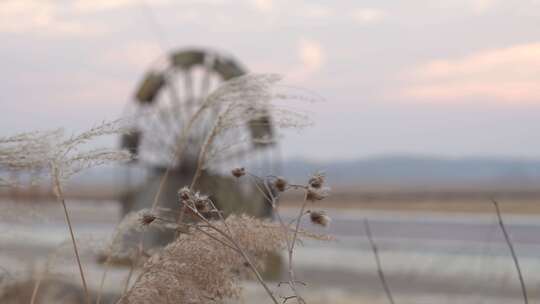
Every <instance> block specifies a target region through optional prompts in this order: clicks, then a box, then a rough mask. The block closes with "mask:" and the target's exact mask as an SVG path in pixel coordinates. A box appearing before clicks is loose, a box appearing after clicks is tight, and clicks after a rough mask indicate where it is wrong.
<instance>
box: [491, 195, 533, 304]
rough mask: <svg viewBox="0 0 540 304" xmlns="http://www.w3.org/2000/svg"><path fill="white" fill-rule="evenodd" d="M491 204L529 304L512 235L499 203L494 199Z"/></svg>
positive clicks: (525, 299) (524, 299)
mask: <svg viewBox="0 0 540 304" xmlns="http://www.w3.org/2000/svg"><path fill="white" fill-rule="evenodd" d="M491 202H492V203H493V206H494V207H495V212H496V213H497V218H498V220H499V227H501V231H502V233H503V235H504V239H505V241H506V244H507V245H508V249H510V254H511V255H512V260H513V261H514V266H515V267H516V272H517V275H518V278H519V284H520V285H521V293H522V295H523V303H525V304H528V303H529V297H528V295H527V287H526V286H525V280H524V279H523V275H522V273H521V267H520V266H519V261H518V258H517V254H516V251H515V250H514V245H513V244H512V240H511V239H510V235H509V234H508V232H507V231H506V226H505V225H504V222H503V219H502V215H501V210H500V208H499V203H498V202H497V201H496V200H494V199H492V200H491Z"/></svg>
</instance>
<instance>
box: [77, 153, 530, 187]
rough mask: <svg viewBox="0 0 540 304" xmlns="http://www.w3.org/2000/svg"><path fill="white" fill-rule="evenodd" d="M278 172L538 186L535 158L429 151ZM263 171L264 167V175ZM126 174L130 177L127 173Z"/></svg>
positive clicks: (103, 179) (365, 181)
mask: <svg viewBox="0 0 540 304" xmlns="http://www.w3.org/2000/svg"><path fill="white" fill-rule="evenodd" d="M279 167H281V170H279V171H280V172H279V173H278V174H280V175H283V176H285V177H286V178H287V179H289V180H291V181H294V182H297V183H301V182H304V181H305V180H306V179H307V177H308V176H310V175H311V174H312V173H314V172H315V171H319V170H320V171H324V172H325V173H326V175H327V179H328V183H329V184H331V185H333V186H354V185H366V186H393V187H398V186H406V187H408V186H412V187H416V186H418V187H426V186H432V187H438V186H459V187H462V186H465V187H467V186H471V187H474V186H488V187H491V188H493V187H498V186H509V187H518V188H536V187H538V189H540V159H539V160H531V159H510V158H481V157H463V158H443V157H430V156H401V155H397V156H381V157H371V158H364V159H358V160H347V161H326V162H315V161H307V160H302V159H289V160H284V161H283V162H282V163H281V165H280V166H279ZM140 173H141V172H139V173H138V174H137V173H136V172H135V171H132V174H127V171H126V169H125V167H123V166H114V167H101V168H94V169H92V170H89V171H87V172H86V173H85V174H82V175H80V176H76V177H75V178H74V182H76V183H91V184H94V183H97V184H100V183H106V184H115V185H119V186H120V185H122V184H124V183H125V182H126V181H128V180H131V182H136V181H142V179H141V178H142V176H141V174H140ZM266 173H267V172H264V174H266ZM130 175H131V177H129V176H130Z"/></svg>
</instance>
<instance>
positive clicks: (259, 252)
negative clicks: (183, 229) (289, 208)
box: [120, 215, 286, 304]
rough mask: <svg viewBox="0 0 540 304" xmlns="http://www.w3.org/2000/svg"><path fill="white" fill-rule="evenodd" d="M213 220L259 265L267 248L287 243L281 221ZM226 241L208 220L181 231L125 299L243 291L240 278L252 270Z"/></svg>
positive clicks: (168, 299) (183, 298) (174, 299)
mask: <svg viewBox="0 0 540 304" xmlns="http://www.w3.org/2000/svg"><path fill="white" fill-rule="evenodd" d="M212 225H214V226H215V227H216V228H218V229H220V230H222V231H229V233H230V235H232V236H234V240H235V242H236V243H237V244H238V245H239V246H240V247H241V248H242V249H243V250H244V251H245V253H246V254H248V255H249V257H250V259H251V260H252V261H253V262H254V264H256V265H257V266H258V268H261V267H262V266H263V265H262V261H263V260H264V257H265V256H266V255H267V254H269V253H272V252H275V251H277V250H280V249H283V248H284V247H285V242H286V240H285V235H284V234H283V233H282V230H281V227H280V226H279V225H277V224H274V223H271V222H268V221H265V220H260V219H255V218H252V217H248V216H245V215H244V216H230V217H228V218H227V219H225V221H213V222H212ZM218 240H219V241H218ZM223 243H227V244H230V243H229V240H226V239H225V238H224V237H223V236H222V235H221V234H220V233H219V232H217V230H216V229H214V228H209V227H207V226H199V227H197V228H193V229H191V230H190V232H189V233H188V234H181V235H180V236H179V237H178V238H177V239H176V240H175V241H174V242H172V243H170V244H169V245H167V246H166V247H165V248H164V249H163V250H162V251H161V252H160V253H158V254H156V255H154V256H152V257H151V258H150V259H149V260H148V261H147V263H146V264H145V266H144V269H143V274H142V275H141V276H140V277H139V278H138V279H137V281H136V282H135V284H134V285H133V287H132V289H131V290H130V291H129V292H128V293H127V294H126V295H125V296H124V297H123V298H122V300H121V301H120V303H154V304H157V303H208V302H209V301H210V300H215V301H218V300H222V299H225V298H234V297H238V296H239V294H240V293H239V292H240V288H239V286H238V282H239V279H240V278H242V277H245V276H248V275H251V274H252V272H251V269H250V268H249V267H248V266H247V265H246V261H245V259H244V258H243V257H242V255H241V254H239V253H238V250H237V249H236V248H235V247H234V246H224V245H223Z"/></svg>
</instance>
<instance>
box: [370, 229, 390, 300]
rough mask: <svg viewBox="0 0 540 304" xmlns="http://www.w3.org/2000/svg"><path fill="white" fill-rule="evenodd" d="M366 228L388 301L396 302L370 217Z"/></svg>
mask: <svg viewBox="0 0 540 304" xmlns="http://www.w3.org/2000/svg"><path fill="white" fill-rule="evenodd" d="M364 230H365V232H366V237H367V239H368V240H369V245H370V246H371V251H372V252H373V257H374V258H375V263H376V264H377V274H378V275H379V281H381V284H382V286H383V289H384V293H385V294H386V298H387V299H388V302H390V304H394V297H393V296H392V292H391V291H390V286H389V285H388V282H387V281H386V277H385V276H384V272H383V268H382V264H381V259H380V257H379V249H378V248H377V244H375V241H374V240H373V236H372V234H371V229H370V227H369V221H368V219H364Z"/></svg>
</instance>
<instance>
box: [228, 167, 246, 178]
mask: <svg viewBox="0 0 540 304" xmlns="http://www.w3.org/2000/svg"><path fill="white" fill-rule="evenodd" d="M231 174H232V175H233V176H234V177H236V178H238V177H242V176H244V175H246V168H244V167H240V168H234V169H232V170H231Z"/></svg>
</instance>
